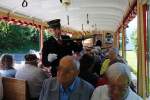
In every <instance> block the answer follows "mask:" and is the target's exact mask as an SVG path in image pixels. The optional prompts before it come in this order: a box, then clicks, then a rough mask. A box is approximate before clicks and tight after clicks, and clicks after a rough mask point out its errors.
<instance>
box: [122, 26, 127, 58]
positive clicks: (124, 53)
mask: <svg viewBox="0 0 150 100" xmlns="http://www.w3.org/2000/svg"><path fill="white" fill-rule="evenodd" d="M122 57H123V58H124V59H126V32H125V28H124V26H122Z"/></svg>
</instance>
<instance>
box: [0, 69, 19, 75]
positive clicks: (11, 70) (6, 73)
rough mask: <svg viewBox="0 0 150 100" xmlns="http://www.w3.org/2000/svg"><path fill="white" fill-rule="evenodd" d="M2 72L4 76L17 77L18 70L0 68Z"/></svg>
mask: <svg viewBox="0 0 150 100" xmlns="http://www.w3.org/2000/svg"><path fill="white" fill-rule="evenodd" d="M0 74H1V76H3V77H15V74H16V70H15V69H8V70H0Z"/></svg>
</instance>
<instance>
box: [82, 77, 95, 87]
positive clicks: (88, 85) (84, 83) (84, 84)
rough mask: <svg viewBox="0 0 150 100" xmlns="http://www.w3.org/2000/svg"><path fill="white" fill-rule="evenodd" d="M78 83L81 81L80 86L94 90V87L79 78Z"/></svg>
mask: <svg viewBox="0 0 150 100" xmlns="http://www.w3.org/2000/svg"><path fill="white" fill-rule="evenodd" d="M80 81H81V85H83V86H84V87H88V88H90V89H94V86H93V85H92V84H90V83H89V82H87V81H85V80H83V79H81V78H80Z"/></svg>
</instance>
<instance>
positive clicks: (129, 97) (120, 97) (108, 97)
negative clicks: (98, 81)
mask: <svg viewBox="0 0 150 100" xmlns="http://www.w3.org/2000/svg"><path fill="white" fill-rule="evenodd" d="M106 77H107V79H108V85H103V86H99V87H97V88H96V89H95V91H94V93H93V95H92V99H91V100H142V99H141V97H139V96H138V95H137V94H136V93H134V92H133V91H132V90H131V89H130V83H131V73H130V70H129V67H128V66H127V65H126V64H123V63H115V64H112V65H111V66H110V67H109V68H108V70H107V72H106Z"/></svg>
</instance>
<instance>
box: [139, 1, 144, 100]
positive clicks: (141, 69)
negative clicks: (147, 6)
mask: <svg viewBox="0 0 150 100" xmlns="http://www.w3.org/2000/svg"><path fill="white" fill-rule="evenodd" d="M143 13H144V12H143V5H142V2H141V1H140V0H137V20H138V24H137V25H138V26H137V29H138V30H137V40H138V41H137V42H138V43H137V44H138V50H137V51H138V52H137V53H138V61H137V62H138V94H139V95H140V96H142V97H143V98H144V99H146V63H145V61H146V60H145V45H144V39H145V38H144V20H143V19H144V16H143Z"/></svg>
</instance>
